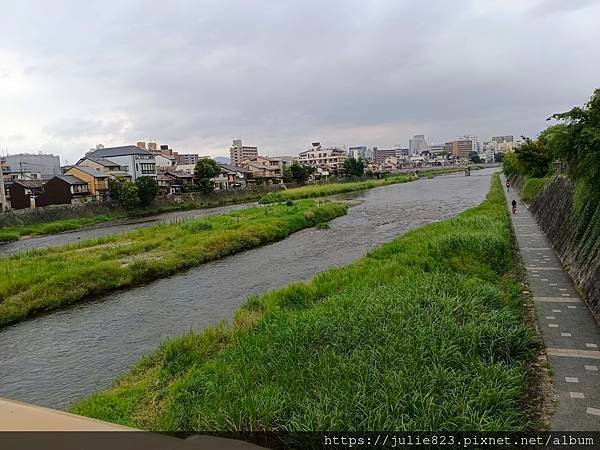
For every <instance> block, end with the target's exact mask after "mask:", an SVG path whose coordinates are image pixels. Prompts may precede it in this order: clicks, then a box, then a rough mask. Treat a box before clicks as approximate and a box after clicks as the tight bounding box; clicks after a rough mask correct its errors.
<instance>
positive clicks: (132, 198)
mask: <svg viewBox="0 0 600 450" xmlns="http://www.w3.org/2000/svg"><path fill="white" fill-rule="evenodd" d="M110 196H111V198H112V199H113V200H114V201H116V202H117V203H118V204H120V205H121V206H123V207H125V208H135V207H136V206H138V205H139V203H140V198H139V196H138V187H137V185H136V184H135V183H132V182H130V181H116V180H115V181H113V182H111V184H110Z"/></svg>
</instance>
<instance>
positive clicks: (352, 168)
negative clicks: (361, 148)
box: [344, 158, 365, 177]
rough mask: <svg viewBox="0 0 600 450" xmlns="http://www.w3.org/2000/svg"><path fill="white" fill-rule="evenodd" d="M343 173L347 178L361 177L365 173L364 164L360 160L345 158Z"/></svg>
mask: <svg viewBox="0 0 600 450" xmlns="http://www.w3.org/2000/svg"><path fill="white" fill-rule="evenodd" d="M344 171H345V172H346V176H349V177H362V176H363V175H364V173H365V162H364V161H363V160H362V158H358V159H354V158H347V159H346V160H345V161H344Z"/></svg>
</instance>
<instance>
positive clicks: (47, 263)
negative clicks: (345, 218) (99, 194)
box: [0, 200, 347, 325]
mask: <svg viewBox="0 0 600 450" xmlns="http://www.w3.org/2000/svg"><path fill="white" fill-rule="evenodd" d="M346 211H347V205H346V204H344V203H333V202H318V201H315V200H304V201H299V202H296V203H293V202H290V203H289V204H283V205H269V206H265V207H256V208H249V209H244V210H240V211H236V212H232V213H228V214H223V215H218V216H212V217H208V218H203V219H191V220H187V221H184V222H182V223H178V224H164V225H157V226H152V227H148V228H141V229H138V230H135V231H132V232H128V233H124V234H116V235H111V236H107V237H102V238H98V239H94V240H89V241H85V242H81V243H78V244H73V245H67V246H63V247H56V248H50V249H44V250H34V251H31V252H26V253H21V254H17V255H14V256H10V257H6V258H1V259H0V275H1V276H0V325H6V324H8V323H11V322H16V321H18V320H21V319H23V318H25V317H27V316H29V315H31V314H34V313H36V312H39V311H48V310H52V309H56V308H59V307H61V306H63V305H67V304H69V303H73V302H76V301H79V300H81V299H83V298H85V297H87V296H90V295H93V294H101V293H103V292H106V291H109V290H112V289H118V288H123V287H127V286H132V285H135V284H139V283H143V282H147V281H150V280H153V279H157V278H160V277H164V276H167V275H170V274H173V273H175V272H177V271H179V270H182V269H185V268H188V267H192V266H195V265H198V264H201V263H204V262H207V261H211V260H214V259H217V258H221V257H223V256H226V255H230V254H233V253H236V252H239V251H242V250H245V249H249V248H254V247H258V246H260V245H262V244H265V243H267V242H272V241H275V240H278V239H282V238H284V237H286V236H288V235H289V234H291V233H293V232H295V231H298V230H300V229H302V228H306V227H311V226H315V225H318V224H320V223H322V222H326V221H329V220H331V219H333V218H335V217H338V216H341V215H344V214H345V213H346Z"/></svg>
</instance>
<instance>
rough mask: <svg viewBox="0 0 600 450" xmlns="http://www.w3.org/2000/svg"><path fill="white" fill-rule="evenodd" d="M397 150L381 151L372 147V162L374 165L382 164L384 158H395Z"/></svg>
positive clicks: (381, 149)
mask: <svg viewBox="0 0 600 450" xmlns="http://www.w3.org/2000/svg"><path fill="white" fill-rule="evenodd" d="M397 150H398V149H395V148H390V149H383V148H377V147H373V162H374V163H375V164H383V163H384V161H385V159H386V158H389V157H394V158H396V157H397Z"/></svg>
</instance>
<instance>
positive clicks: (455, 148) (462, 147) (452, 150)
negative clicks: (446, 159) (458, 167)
mask: <svg viewBox="0 0 600 450" xmlns="http://www.w3.org/2000/svg"><path fill="white" fill-rule="evenodd" d="M444 149H445V151H446V152H448V153H449V154H451V155H453V156H457V157H460V158H465V159H468V158H469V155H470V154H471V152H474V151H477V150H476V149H475V148H474V146H473V141H471V140H468V139H457V140H455V141H450V142H446V143H445V144H444Z"/></svg>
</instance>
